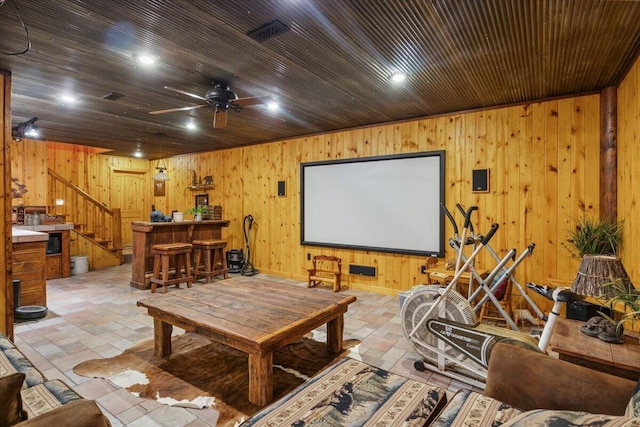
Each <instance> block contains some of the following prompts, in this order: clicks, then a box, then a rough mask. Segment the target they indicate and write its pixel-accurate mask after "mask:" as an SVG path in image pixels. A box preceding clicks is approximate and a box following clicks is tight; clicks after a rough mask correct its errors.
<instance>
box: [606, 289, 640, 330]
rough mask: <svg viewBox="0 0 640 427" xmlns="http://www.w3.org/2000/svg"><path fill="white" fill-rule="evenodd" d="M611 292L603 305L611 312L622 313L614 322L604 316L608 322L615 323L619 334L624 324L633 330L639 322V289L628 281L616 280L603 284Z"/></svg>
mask: <svg viewBox="0 0 640 427" xmlns="http://www.w3.org/2000/svg"><path fill="white" fill-rule="evenodd" d="M604 286H606V287H608V288H610V289H611V291H612V296H611V297H609V298H608V299H607V300H606V301H605V302H604V305H606V306H607V307H609V308H610V309H611V310H615V311H618V312H621V313H623V314H622V316H621V317H620V319H619V320H618V321H617V322H616V321H615V320H613V319H611V318H610V317H608V316H606V315H604V316H605V317H606V318H608V319H609V320H610V321H612V322H614V323H616V330H617V331H618V334H621V333H622V331H623V330H624V326H623V325H624V324H625V323H627V322H629V326H631V329H633V327H634V325H635V323H636V322H640V289H638V288H636V287H634V286H633V284H632V283H631V282H629V281H626V280H623V279H620V278H617V279H614V280H611V281H610V282H607V283H605V284H604Z"/></svg>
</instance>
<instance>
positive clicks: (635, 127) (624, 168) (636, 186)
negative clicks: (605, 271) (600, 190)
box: [618, 60, 640, 287]
mask: <svg viewBox="0 0 640 427" xmlns="http://www.w3.org/2000/svg"><path fill="white" fill-rule="evenodd" d="M638 159H640V60H638V61H636V63H635V65H634V66H633V67H632V69H631V70H630V71H629V73H628V74H627V76H626V77H625V79H624V81H623V82H622V84H620V86H619V88H618V218H619V219H622V220H624V231H623V233H624V234H623V247H622V260H623V263H624V266H625V269H626V270H627V273H629V275H630V276H631V279H632V280H633V281H634V283H635V285H636V287H638V286H640V264H639V263H640V244H638V242H639V241H640V220H639V218H640V206H639V205H638V203H639V202H640V167H638V164H637V163H636V160H638Z"/></svg>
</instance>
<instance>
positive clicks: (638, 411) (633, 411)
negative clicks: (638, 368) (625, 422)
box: [624, 380, 640, 417]
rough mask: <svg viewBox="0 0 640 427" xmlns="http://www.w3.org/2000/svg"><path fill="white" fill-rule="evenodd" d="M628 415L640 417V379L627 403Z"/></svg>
mask: <svg viewBox="0 0 640 427" xmlns="http://www.w3.org/2000/svg"><path fill="white" fill-rule="evenodd" d="M624 414H625V415H626V416H627V417H640V380H638V384H636V388H635V389H634V390H633V395H632V396H631V399H630V400H629V404H628V405H627V410H626V411H625V412H624Z"/></svg>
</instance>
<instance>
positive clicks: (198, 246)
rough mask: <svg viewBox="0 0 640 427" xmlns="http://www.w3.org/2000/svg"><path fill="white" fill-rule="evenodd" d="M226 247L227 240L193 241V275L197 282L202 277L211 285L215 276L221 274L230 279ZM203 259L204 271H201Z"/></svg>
mask: <svg viewBox="0 0 640 427" xmlns="http://www.w3.org/2000/svg"><path fill="white" fill-rule="evenodd" d="M226 247H227V242H226V241H225V240H194V241H193V251H194V256H193V258H194V261H193V269H194V272H193V275H194V276H195V279H196V280H198V278H199V277H200V276H202V277H204V278H205V283H209V282H210V281H211V280H212V279H213V277H214V276H217V275H219V274H222V275H223V277H224V278H225V279H227V278H228V277H229V269H228V268H227V258H226V257H225V256H224V248H226ZM202 258H204V260H203V261H202V263H203V264H204V266H203V267H204V269H201V266H200V261H201V259H202ZM216 259H217V260H216ZM218 261H219V262H218Z"/></svg>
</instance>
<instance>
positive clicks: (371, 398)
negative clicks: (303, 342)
mask: <svg viewBox="0 0 640 427" xmlns="http://www.w3.org/2000/svg"><path fill="white" fill-rule="evenodd" d="M638 357H640V355H639V356H638ZM284 425H286V426H295V427H302V426H316V425H317V426H343V425H350V426H368V425H372V426H373V425H375V426H383V427H386V426H406V427H409V426H435V427H455V426H492V427H496V426H505V427H506V426H512V427H522V426H541V427H542V426H552V427H561V426H562V427H565V426H566V427H569V426H571V427H575V426H581V425H584V426H591V427H595V426H598V427H601V426H628V427H630V426H635V427H638V426H640V390H639V387H638V386H637V385H636V383H634V382H633V381H629V380H626V379H622V378H618V377H614V376H612V375H608V374H605V373H601V372H598V371H594V370H592V369H588V368H585V367H582V366H578V365H573V364H570V363H568V362H565V361H561V360H558V359H556V358H554V357H551V356H547V355H544V354H541V353H537V352H534V351H531V350H527V349H523V348H520V347H516V346H513V345H509V344H497V345H496V346H495V347H494V348H493V350H492V353H491V359H490V363H489V367H488V378H487V383H486V388H485V390H484V392H479V391H477V390H471V389H462V390H459V391H458V392H457V393H455V394H454V395H453V396H452V397H451V398H449V399H447V396H446V393H445V390H443V389H442V388H440V387H437V386H433V385H429V384H426V383H422V382H419V381H415V380H411V379H407V378H404V377H401V376H398V375H395V374H392V373H390V372H387V371H384V370H382V369H378V368H375V367H373V366H370V365H368V364H366V363H363V362H360V361H356V360H353V359H349V358H345V359H342V360H340V361H338V362H337V363H336V364H334V365H332V366H330V367H329V368H327V369H325V370H324V371H322V372H321V373H319V374H318V375H316V376H315V377H314V378H312V379H310V380H309V381H307V382H305V383H304V384H302V385H301V386H299V387H298V388H297V389H295V390H293V391H292V392H290V393H288V394H287V395H286V396H284V397H282V398H281V399H279V400H278V401H276V402H274V403H272V404H271V405H269V406H267V407H265V408H263V409H262V410H261V411H259V412H258V413H256V414H254V415H253V416H252V417H250V418H249V419H247V420H246V421H245V422H244V423H243V424H242V425H241V426H242V427H260V426H284Z"/></svg>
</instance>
